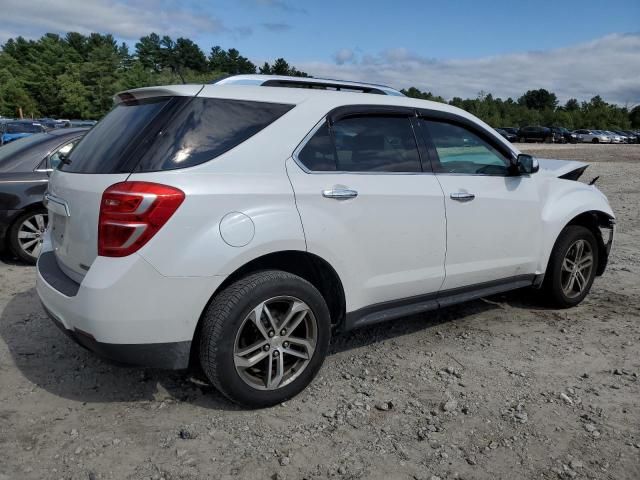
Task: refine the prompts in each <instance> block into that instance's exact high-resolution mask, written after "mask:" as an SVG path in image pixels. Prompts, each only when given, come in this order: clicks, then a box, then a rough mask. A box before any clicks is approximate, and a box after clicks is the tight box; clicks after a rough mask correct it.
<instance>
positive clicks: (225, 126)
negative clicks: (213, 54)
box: [136, 98, 293, 171]
mask: <svg viewBox="0 0 640 480" xmlns="http://www.w3.org/2000/svg"><path fill="white" fill-rule="evenodd" d="M291 108H293V106H292V105H283V104H276V103H265V102H249V101H243V100H223V99H215V98H194V99H192V100H191V101H189V103H188V104H187V105H185V106H184V107H183V108H181V109H180V110H178V111H177V112H176V113H175V114H174V115H172V117H171V119H169V121H168V122H167V124H166V125H165V126H164V127H163V128H162V130H161V131H160V132H159V133H158V134H157V135H156V136H154V137H153V141H152V142H150V145H149V146H148V148H147V147H145V148H144V150H145V153H144V154H143V155H142V158H141V160H140V163H139V165H138V168H136V170H137V171H154V170H170V169H175V168H185V167H191V166H193V165H198V164H200V163H203V162H206V161H208V160H211V159H212V158H215V157H217V156H219V155H221V154H223V153H224V152H226V151H228V150H230V149H232V148H233V147H235V146H237V145H239V144H241V143H242V142H244V141H245V140H247V139H248V138H249V137H251V136H253V135H255V134H256V133H258V132H259V131H260V130H262V129H263V128H265V127H266V126H267V125H270V124H271V123H273V122H274V121H275V120H277V119H278V118H280V117H281V116H282V115H284V114H285V113H286V112H288V111H289V110H291Z"/></svg>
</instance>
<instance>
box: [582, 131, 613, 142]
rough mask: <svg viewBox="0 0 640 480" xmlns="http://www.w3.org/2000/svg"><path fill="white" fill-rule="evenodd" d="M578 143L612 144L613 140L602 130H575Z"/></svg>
mask: <svg viewBox="0 0 640 480" xmlns="http://www.w3.org/2000/svg"><path fill="white" fill-rule="evenodd" d="M573 133H575V134H576V135H577V136H578V141H579V142H582V143H611V138H609V136H608V135H606V134H605V133H604V132H601V131H600V130H586V129H580V130H575V131H574V132H573Z"/></svg>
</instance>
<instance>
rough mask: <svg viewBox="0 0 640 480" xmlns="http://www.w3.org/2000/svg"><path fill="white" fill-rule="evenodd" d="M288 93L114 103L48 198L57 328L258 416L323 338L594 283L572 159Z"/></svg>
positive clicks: (597, 257)
mask: <svg viewBox="0 0 640 480" xmlns="http://www.w3.org/2000/svg"><path fill="white" fill-rule="evenodd" d="M296 82H297V83H294V84H291V85H282V84H281V83H278V84H277V85H275V86H273V85H268V86H264V85H260V86H251V85H229V84H217V85H216V84H214V85H204V86H203V85H184V86H167V87H157V88H143V89H138V90H132V91H128V92H125V93H121V94H119V95H117V96H116V106H115V107H114V109H113V110H112V111H111V112H110V113H109V114H108V115H107V116H106V117H105V118H104V119H103V120H102V121H100V122H99V123H98V124H97V125H96V126H95V127H94V128H93V129H92V130H91V131H90V132H89V133H88V134H87V135H86V136H85V137H84V138H83V140H82V141H81V142H80V143H79V144H78V145H77V146H76V148H75V149H74V150H72V151H71V153H70V154H69V155H68V157H67V158H65V159H64V160H63V162H64V163H63V165H62V166H61V167H60V170H59V171H56V172H55V173H54V174H53V175H52V177H51V181H50V182H49V187H48V192H47V194H46V203H47V206H48V209H49V215H50V219H51V220H50V223H49V230H48V232H47V234H46V236H45V240H44V244H43V248H42V254H41V256H40V259H39V261H38V276H37V290H38V294H39V296H40V299H41V300H42V303H43V305H44V307H45V308H46V310H47V312H48V313H49V314H50V316H51V317H52V319H53V320H54V321H55V322H56V323H57V324H58V325H59V326H60V327H61V328H62V329H63V330H64V331H65V332H66V333H68V334H69V335H70V336H71V337H73V338H74V339H75V340H76V341H77V342H78V343H80V344H82V345H84V346H86V347H88V348H89V349H91V350H93V351H95V352H96V353H98V354H100V355H102V356H104V357H107V358H110V359H113V360H117V361H121V362H124V363H132V364H138V365H147V366H156V367H163V368H185V367H187V366H188V365H189V364H190V363H192V362H194V361H195V362H200V364H201V365H202V368H203V369H204V372H205V373H206V375H207V376H208V378H209V379H210V380H211V382H212V383H213V384H214V385H215V386H216V387H217V388H218V389H219V390H220V391H221V392H222V393H224V394H225V395H226V396H228V397H229V398H230V399H232V400H234V401H236V402H238V403H240V404H242V405H245V406H249V407H259V406H267V405H273V404H276V403H278V402H281V401H283V400H285V399H287V398H289V397H291V396H293V395H295V394H297V393H298V392H300V391H301V390H302V389H304V388H305V386H306V385H307V384H308V383H309V382H310V381H311V380H312V379H313V377H314V376H315V375H316V373H317V372H318V370H319V368H320V366H321V364H322V362H323V360H324V357H325V355H326V354H327V349H328V346H329V341H330V337H331V335H332V333H333V332H335V331H340V330H349V329H353V328H355V327H360V326H364V325H371V324H374V323H377V322H381V321H385V320H389V319H394V318H401V317H405V316H407V315H410V314H415V313H418V312H425V311H429V310H435V309H438V308H440V307H445V306H447V305H451V304H454V303H458V302H463V301H466V300H470V299H473V298H478V297H481V296H485V295H491V294H495V293H498V292H504V291H507V290H512V289H516V288H521V287H531V286H532V287H538V288H540V287H542V288H544V290H545V292H546V298H547V299H548V300H550V301H552V302H553V303H554V304H556V305H558V306H560V307H569V306H573V305H576V304H578V303H579V302H580V301H581V300H582V299H583V298H584V297H585V295H586V294H587V292H588V291H589V289H590V287H591V284H592V282H593V280H594V277H595V276H596V275H600V274H602V273H603V271H604V269H605V266H606V263H607V257H608V254H609V249H610V246H611V242H612V239H613V224H614V220H613V218H614V215H613V212H612V211H611V208H610V206H609V203H608V202H607V199H606V197H605V196H604V195H603V194H602V193H601V192H600V191H599V190H598V189H597V188H596V187H595V186H592V185H586V184H584V183H580V182H577V181H575V180H576V179H577V178H578V176H580V174H581V173H582V172H583V171H584V169H585V168H586V164H582V163H579V162H562V161H548V160H541V161H540V168H538V160H537V159H534V158H532V157H530V156H528V155H522V154H519V152H518V150H516V149H515V148H514V147H513V146H512V145H511V144H510V143H508V142H506V141H505V140H503V138H502V137H501V136H500V135H499V134H497V133H496V132H495V131H494V130H493V129H491V128H490V127H489V126H487V125H486V124H484V123H483V122H481V121H480V120H478V119H477V118H475V117H474V116H472V115H470V114H468V113H466V112H464V111H462V110H459V109H457V108H454V107H451V106H449V105H445V104H442V103H434V102H428V101H423V100H415V99H411V98H406V97H402V96H392V95H385V94H377V95H376V94H373V93H384V92H376V91H374V92H370V93H357V91H358V90H359V87H357V86H354V85H355V84H346V85H347V87H348V88H347V87H345V88H344V90H348V91H342V89H340V88H336V85H337V84H338V83H337V82H335V81H332V82H331V83H329V84H328V87H327V89H323V88H322V86H318V82H317V81H315V80H314V82H315V83H314V85H313V88H304V87H305V85H304V84H301V83H300V82H301V81H300V80H299V79H298V80H296ZM358 85H360V86H362V85H364V84H358ZM291 87H294V88H291ZM367 88H369V90H371V88H370V87H362V88H361V89H360V90H359V91H361V92H366V91H367ZM329 90H336V91H329ZM353 90H356V92H354V91H353ZM374 90H375V89H374ZM538 169H539V171H538Z"/></svg>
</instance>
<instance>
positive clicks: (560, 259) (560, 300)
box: [543, 225, 598, 308]
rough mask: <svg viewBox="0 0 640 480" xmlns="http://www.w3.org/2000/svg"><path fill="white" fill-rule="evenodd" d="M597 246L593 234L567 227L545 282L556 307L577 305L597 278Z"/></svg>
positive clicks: (547, 291) (548, 269) (556, 246)
mask: <svg viewBox="0 0 640 480" xmlns="http://www.w3.org/2000/svg"><path fill="white" fill-rule="evenodd" d="M597 265H598V244H597V242H596V239H595V237H594V235H593V233H592V232H591V231H590V230H589V229H587V228H585V227H582V226H579V225H569V226H568V227H566V228H565V229H564V230H563V231H562V233H560V236H559V237H558V240H557V241H556V244H555V246H554V247H553V251H552V252H551V257H550V258H549V265H548V267H547V272H546V274H545V279H544V285H543V287H544V290H545V291H546V293H547V294H548V298H549V300H550V301H551V302H552V303H553V304H554V305H555V306H557V307H560V308H568V307H573V306H575V305H578V304H579V303H580V302H581V301H582V300H583V299H584V297H586V296H587V294H588V293H589V290H590V289H591V285H593V281H594V279H595V276H596V266H597Z"/></svg>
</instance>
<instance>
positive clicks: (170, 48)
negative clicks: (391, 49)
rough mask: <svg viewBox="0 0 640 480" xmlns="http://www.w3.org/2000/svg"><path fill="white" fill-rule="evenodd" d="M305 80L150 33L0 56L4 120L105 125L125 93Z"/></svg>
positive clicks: (14, 45) (66, 39) (80, 38)
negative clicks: (237, 78) (255, 76)
mask: <svg viewBox="0 0 640 480" xmlns="http://www.w3.org/2000/svg"><path fill="white" fill-rule="evenodd" d="M257 72H259V73H265V74H275V75H294V76H301V77H306V76H308V75H307V74H306V73H304V72H301V71H299V70H297V69H296V68H295V67H293V66H291V65H289V64H288V63H287V61H286V60H285V59H284V58H278V59H276V60H275V61H274V62H273V64H269V63H266V62H265V63H264V64H263V65H262V66H261V67H260V68H259V69H258V68H257V67H256V66H255V65H254V64H253V63H252V62H251V61H250V60H249V59H247V58H246V57H243V56H242V55H240V52H238V50H236V49H235V48H230V49H229V50H224V49H222V48H221V47H218V46H216V47H213V48H212V49H211V51H210V53H209V55H205V53H204V52H203V51H202V50H201V49H200V47H199V46H198V45H196V44H195V43H194V42H193V41H191V40H189V39H188V38H178V39H177V40H173V39H172V38H171V37H168V36H163V37H160V36H159V35H157V34H155V33H152V34H150V35H147V36H145V37H142V38H140V40H139V41H138V42H137V43H136V44H135V48H134V49H133V51H132V50H131V49H130V48H129V46H128V45H127V44H126V43H121V44H118V43H117V42H116V40H115V39H114V38H113V36H112V35H109V34H107V35H102V34H99V33H92V34H90V35H88V36H87V35H82V34H80V33H76V32H69V33H67V34H66V35H65V36H60V35H56V34H53V33H48V34H46V35H44V36H43V37H42V38H40V39H39V40H25V39H24V38H22V37H17V38H15V39H9V40H8V41H7V42H6V43H5V44H4V45H3V46H2V49H1V50H0V115H4V116H7V117H14V116H17V115H18V111H19V109H22V112H23V113H24V115H25V116H28V117H39V116H48V117H59V118H80V119H86V118H95V119H97V118H100V117H102V116H103V115H104V114H105V113H106V112H107V111H108V110H109V109H110V108H111V106H112V97H113V95H114V94H115V93H116V92H118V91H121V90H126V89H129V88H136V87H146V86H152V85H167V84H174V83H189V82H193V83H208V82H210V81H211V80H213V79H214V78H216V77H221V76H224V75H229V74H238V73H257Z"/></svg>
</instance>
